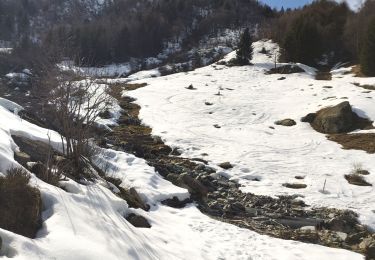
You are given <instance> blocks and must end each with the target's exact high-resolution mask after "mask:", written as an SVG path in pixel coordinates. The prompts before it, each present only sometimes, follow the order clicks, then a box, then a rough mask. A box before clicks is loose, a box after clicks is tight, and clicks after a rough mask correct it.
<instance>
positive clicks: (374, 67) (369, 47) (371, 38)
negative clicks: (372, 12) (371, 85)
mask: <svg viewBox="0 0 375 260" xmlns="http://www.w3.org/2000/svg"><path fill="white" fill-rule="evenodd" d="M360 62H361V69H362V72H363V73H364V74H365V75H367V76H375V18H373V19H372V20H371V22H370V25H369V27H368V30H367V34H366V38H365V40H364V43H363V47H362V51H361V57H360Z"/></svg>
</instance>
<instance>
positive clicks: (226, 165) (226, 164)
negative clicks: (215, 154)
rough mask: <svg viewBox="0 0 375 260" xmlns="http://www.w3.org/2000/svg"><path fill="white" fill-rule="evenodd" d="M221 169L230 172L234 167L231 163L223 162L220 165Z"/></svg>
mask: <svg viewBox="0 0 375 260" xmlns="http://www.w3.org/2000/svg"><path fill="white" fill-rule="evenodd" d="M219 167H221V168H223V169H224V170H229V169H232V168H233V165H232V164H231V163H230V162H223V163H220V164H219Z"/></svg>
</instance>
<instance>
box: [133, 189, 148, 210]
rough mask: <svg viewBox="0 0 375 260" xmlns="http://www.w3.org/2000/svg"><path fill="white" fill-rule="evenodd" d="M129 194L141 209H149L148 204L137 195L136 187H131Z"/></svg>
mask: <svg viewBox="0 0 375 260" xmlns="http://www.w3.org/2000/svg"><path fill="white" fill-rule="evenodd" d="M129 195H130V196H131V197H132V198H133V199H134V201H136V202H137V204H138V205H139V207H140V208H141V209H143V210H146V211H147V210H149V209H150V206H149V205H147V204H146V203H145V202H144V201H143V200H142V198H141V197H140V196H139V194H138V192H137V190H136V189H134V188H133V187H132V188H130V189H129Z"/></svg>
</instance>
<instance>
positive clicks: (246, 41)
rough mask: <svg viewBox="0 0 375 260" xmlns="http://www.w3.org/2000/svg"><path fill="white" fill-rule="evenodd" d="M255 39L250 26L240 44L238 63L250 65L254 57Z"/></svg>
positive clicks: (237, 54)
mask: <svg viewBox="0 0 375 260" xmlns="http://www.w3.org/2000/svg"><path fill="white" fill-rule="evenodd" d="M252 43H253V40H252V38H251V35H250V31H249V28H246V30H245V31H244V32H243V34H242V36H241V40H240V43H239V44H238V50H237V52H236V62H237V63H238V65H241V66H242V65H248V64H250V60H251V59H252V57H253V47H252Z"/></svg>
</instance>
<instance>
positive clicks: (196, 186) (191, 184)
mask: <svg viewBox="0 0 375 260" xmlns="http://www.w3.org/2000/svg"><path fill="white" fill-rule="evenodd" d="M179 182H180V183H181V184H183V185H185V186H186V187H187V189H188V190H189V192H191V193H195V194H199V195H200V196H206V195H207V193H208V189H207V187H205V186H204V185H203V184H202V183H201V182H200V181H198V180H196V179H194V178H193V177H191V176H190V175H189V174H187V173H183V174H181V175H180V177H179Z"/></svg>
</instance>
